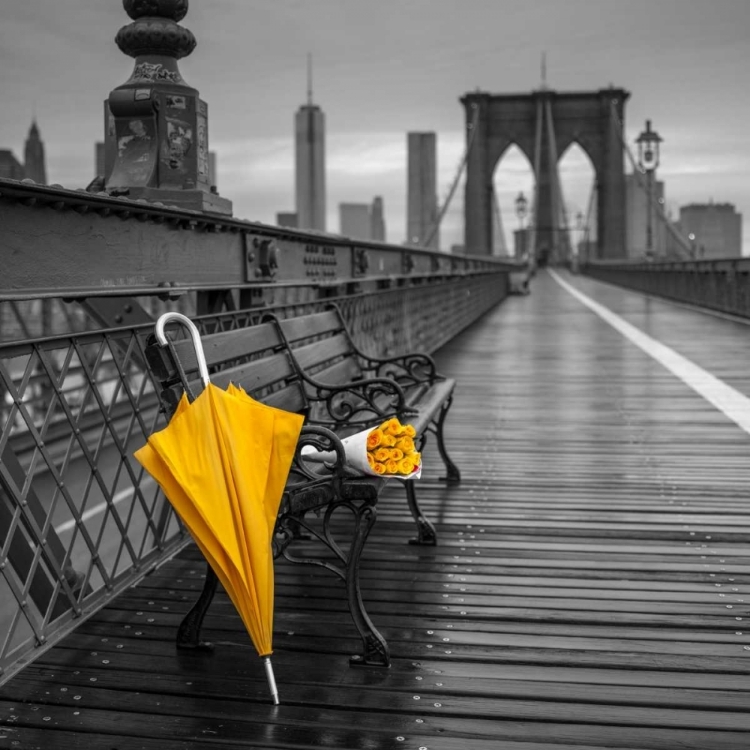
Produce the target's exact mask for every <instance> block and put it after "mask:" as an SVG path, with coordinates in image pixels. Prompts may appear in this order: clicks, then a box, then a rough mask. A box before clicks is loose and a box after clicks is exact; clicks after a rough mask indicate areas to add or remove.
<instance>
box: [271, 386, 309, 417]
mask: <svg viewBox="0 0 750 750" xmlns="http://www.w3.org/2000/svg"><path fill="white" fill-rule="evenodd" d="M263 403H264V404H268V405H269V406H275V407H276V408H277V409H284V410H285V411H293V412H297V413H298V414H299V413H302V412H304V411H305V409H306V408H307V399H306V398H305V394H304V393H303V391H302V388H301V386H300V384H299V383H297V382H295V383H292V384H291V385H288V386H286V387H285V388H281V389H279V390H278V391H274V392H273V393H269V394H268V395H267V396H264V397H263Z"/></svg>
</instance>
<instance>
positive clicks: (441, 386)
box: [407, 378, 456, 433]
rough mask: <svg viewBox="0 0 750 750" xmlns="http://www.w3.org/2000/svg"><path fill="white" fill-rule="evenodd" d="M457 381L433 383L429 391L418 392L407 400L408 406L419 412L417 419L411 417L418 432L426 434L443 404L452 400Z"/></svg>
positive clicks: (410, 419) (450, 379)
mask: <svg viewBox="0 0 750 750" xmlns="http://www.w3.org/2000/svg"><path fill="white" fill-rule="evenodd" d="M455 387H456V381H455V380H453V379H452V378H449V379H447V380H443V381H439V382H437V383H433V384H432V386H430V387H429V390H417V391H415V392H414V393H412V394H409V395H410V398H407V404H408V405H409V406H410V407H412V408H415V409H417V410H418V412H419V413H418V415H417V416H416V417H409V422H411V423H412V424H413V425H414V429H415V430H416V431H417V432H418V433H421V432H424V430H425V428H426V427H427V425H428V424H429V423H430V421H431V420H432V419H434V418H435V416H436V415H437V413H438V412H439V411H440V409H441V408H442V406H443V404H444V403H445V402H446V401H447V400H448V399H449V398H450V396H451V393H452V392H453V389H454V388H455Z"/></svg>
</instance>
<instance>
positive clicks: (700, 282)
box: [581, 258, 750, 318]
mask: <svg viewBox="0 0 750 750" xmlns="http://www.w3.org/2000/svg"><path fill="white" fill-rule="evenodd" d="M581 270H582V272H583V273H585V274H587V275H588V276H593V277H594V278H596V279H599V280H601V281H607V282H609V283H611V284H617V285H618V286H624V287H627V288H629V289H636V290H638V291H640V292H646V293H648V294H653V295H655V296H657V297H665V298H667V299H672V300H676V301H678V302H686V303H688V304H691V305H698V306H699V307H706V308H709V309H711V310H719V311H721V312H725V313H730V314H731V315H740V316H742V317H745V318H750V258H726V259H717V260H689V261H658V262H651V263H647V262H622V263H621V262H596V263H589V264H588V265H586V266H584V267H583V268H582V269H581Z"/></svg>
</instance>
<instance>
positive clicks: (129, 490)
mask: <svg viewBox="0 0 750 750" xmlns="http://www.w3.org/2000/svg"><path fill="white" fill-rule="evenodd" d="M149 482H150V483H151V484H153V479H151V477H144V478H143V481H142V482H141V488H143V485H144V484H147V483H149ZM134 494H135V490H134V488H133V487H126V488H125V489H124V490H120V491H119V492H117V493H115V495H114V496H113V497H112V500H111V501H110V502H107V501H106V500H102V502H100V503H97V504H96V505H95V506H94V507H93V508H89V509H88V510H87V511H85V512H84V514H83V515H82V516H81V521H84V522H85V521H88V520H89V519H91V518H93V517H94V516H96V515H98V514H99V513H103V512H104V511H105V509H106V508H107V506H109V505H110V504H111V505H117V503H119V502H122V501H123V500H125V499H126V498H127V499H131V498H132V497H133V495H134ZM75 525H76V521H75V518H70V519H68V520H67V521H63V522H62V523H61V524H59V525H58V526H55V531H56V532H57V533H58V534H62V533H63V532H65V531H70V530H71V529H72V528H73V527H74V526H75Z"/></svg>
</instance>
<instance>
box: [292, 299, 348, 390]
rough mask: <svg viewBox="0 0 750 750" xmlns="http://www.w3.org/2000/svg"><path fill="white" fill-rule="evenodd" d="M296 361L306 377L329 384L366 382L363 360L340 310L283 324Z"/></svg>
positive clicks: (307, 316)
mask: <svg viewBox="0 0 750 750" xmlns="http://www.w3.org/2000/svg"><path fill="white" fill-rule="evenodd" d="M279 327H280V329H281V332H282V334H283V336H284V338H285V339H286V341H287V343H288V345H289V346H290V347H291V348H292V349H293V351H294V358H295V359H296V360H297V363H298V364H299V366H300V368H301V369H302V370H304V372H305V373H307V374H308V375H310V376H311V377H313V378H315V379H316V380H321V381H323V382H325V383H334V384H344V383H349V382H351V381H352V380H358V379H360V378H362V370H361V368H360V363H359V358H358V357H357V353H356V350H355V348H354V345H353V343H352V340H351V338H350V336H349V333H348V332H347V330H346V325H345V324H344V321H343V319H342V317H341V315H340V313H339V311H338V310H337V309H331V310H326V311H324V312H320V313H314V314H312V315H306V316H304V317H301V318H287V319H286V320H279Z"/></svg>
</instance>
